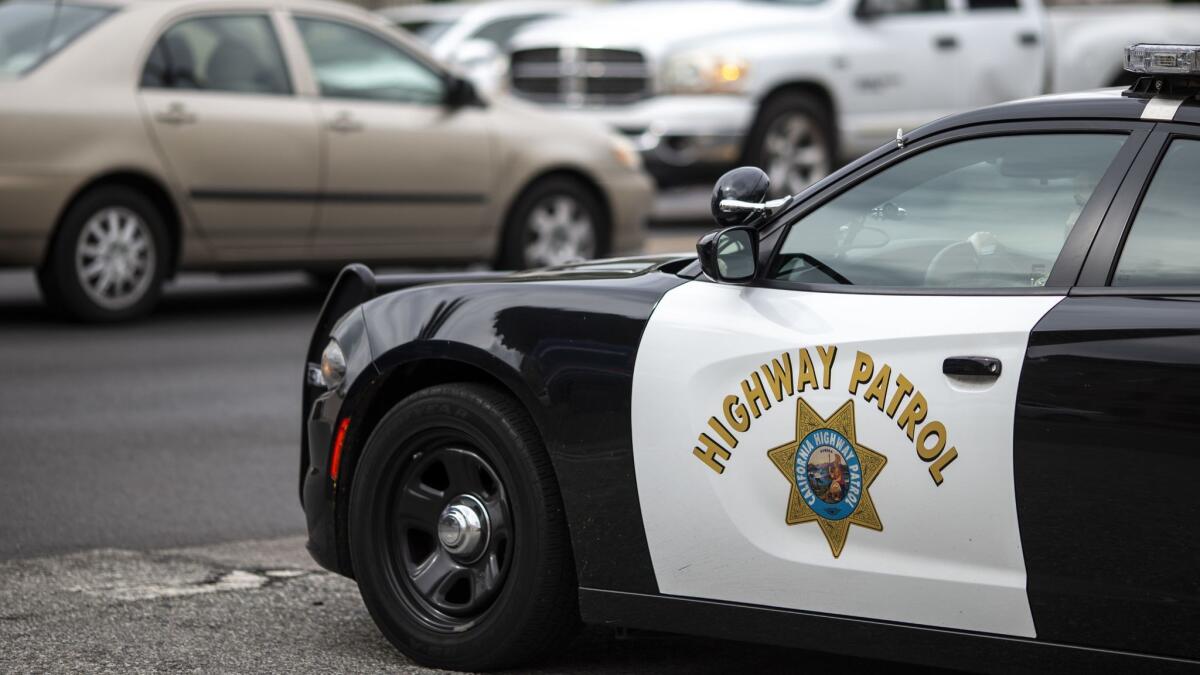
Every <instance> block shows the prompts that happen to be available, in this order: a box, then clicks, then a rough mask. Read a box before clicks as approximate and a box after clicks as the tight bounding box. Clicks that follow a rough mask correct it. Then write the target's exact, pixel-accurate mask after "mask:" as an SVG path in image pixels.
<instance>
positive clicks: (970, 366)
mask: <svg viewBox="0 0 1200 675" xmlns="http://www.w3.org/2000/svg"><path fill="white" fill-rule="evenodd" d="M942 373H944V374H946V375H965V376H967V377H1000V359H994V358H992V357H990V356H951V357H949V358H947V359H946V360H945V361H942Z"/></svg>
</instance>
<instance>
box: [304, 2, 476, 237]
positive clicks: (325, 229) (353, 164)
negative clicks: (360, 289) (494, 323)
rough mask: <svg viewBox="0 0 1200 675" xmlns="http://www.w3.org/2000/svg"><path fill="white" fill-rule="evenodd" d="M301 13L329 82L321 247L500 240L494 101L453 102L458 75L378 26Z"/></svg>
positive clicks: (324, 92) (311, 51) (324, 84)
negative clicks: (451, 76) (494, 190)
mask: <svg viewBox="0 0 1200 675" xmlns="http://www.w3.org/2000/svg"><path fill="white" fill-rule="evenodd" d="M295 22H296V26H297V28H298V29H299V32H300V36H301V38H302V41H303V43H304V46H305V48H306V50H307V52H308V56H309V59H310V61H311V64H312V68H313V74H314V76H315V80H316V82H317V85H318V87H319V89H320V94H321V100H320V117H321V123H322V127H323V128H322V134H323V137H324V142H325V152H326V157H325V180H324V185H323V189H322V207H321V212H320V215H319V222H318V226H317V231H316V239H315V248H316V250H317V252H318V254H319V255H321V256H322V257H325V258H330V259H367V260H381V259H404V260H414V259H449V258H462V257H463V256H464V254H466V255H468V256H472V255H476V254H477V252H479V251H481V250H482V249H487V250H490V246H491V243H490V242H493V241H494V237H492V236H490V234H489V233H488V231H487V229H486V221H485V214H486V213H487V209H489V208H495V205H493V204H490V203H489V201H488V194H489V191H490V187H491V183H492V177H493V172H492V166H491V162H492V160H491V140H490V130H489V129H488V126H487V112H486V110H485V109H484V108H482V107H480V106H475V105H466V106H461V107H453V106H450V105H447V104H446V100H447V95H448V91H447V87H448V82H449V80H448V78H447V77H446V76H445V75H444V74H443V73H442V72H440V71H438V70H436V69H435V68H434V67H433V66H432V65H431V64H429V63H427V62H425V61H423V60H422V59H420V58H418V57H416V56H414V55H413V54H412V53H409V52H408V51H406V50H405V49H404V48H402V47H401V46H400V45H399V44H398V43H395V42H393V41H391V40H389V39H388V38H386V37H384V36H383V35H381V34H380V33H377V32H375V31H374V30H373V29H369V28H367V27H364V26H359V25H351V24H350V23H347V22H346V21H344V20H341V19H329V18H321V17H315V16H296V17H295ZM484 237H486V239H483V238H484ZM481 240H482V241H484V245H483V246H482V247H481V245H480V244H481Z"/></svg>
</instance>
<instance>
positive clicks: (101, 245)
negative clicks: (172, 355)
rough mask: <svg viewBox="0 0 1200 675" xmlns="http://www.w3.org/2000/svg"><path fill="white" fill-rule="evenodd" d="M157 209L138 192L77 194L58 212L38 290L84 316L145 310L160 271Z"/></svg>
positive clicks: (113, 188) (115, 316) (162, 242)
mask: <svg viewBox="0 0 1200 675" xmlns="http://www.w3.org/2000/svg"><path fill="white" fill-rule="evenodd" d="M165 258H166V231H165V228H164V226H163V219H162V214H161V213H159V211H158V209H157V208H156V207H155V206H154V204H153V203H151V201H150V200H149V199H147V198H146V197H145V196H143V195H142V194H141V193H139V192H137V191H135V190H132V189H130V188H127V187H123V186H117V185H110V186H105V187H101V188H98V189H94V190H92V191H90V192H88V193H86V194H84V195H83V196H82V197H80V198H79V199H78V200H77V201H76V202H75V203H74V204H73V205H72V206H71V207H70V208H69V209H68V210H67V213H66V215H65V216H64V217H63V221H62V224H61V225H60V227H59V229H58V231H57V232H56V233H55V237H54V240H53V241H52V242H51V246H50V252H49V254H48V255H47V257H46V261H45V263H44V264H43V265H42V267H41V268H40V269H38V284H39V286H40V287H41V290H42V295H43V296H44V297H45V298H46V300H47V301H48V302H49V303H50V304H51V305H52V306H54V307H55V308H56V309H59V310H61V311H64V312H65V313H66V314H68V315H69V316H71V317H73V318H76V319H80V320H84V321H120V320H124V319H132V318H136V317H139V316H142V315H144V314H147V313H148V312H149V311H150V310H151V309H152V308H153V307H154V305H155V304H156V303H157V302H158V298H159V295H160V293H161V291H162V283H163V277H164V275H165V271H166V265H165V264H164V263H165Z"/></svg>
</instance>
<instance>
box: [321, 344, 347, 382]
mask: <svg viewBox="0 0 1200 675" xmlns="http://www.w3.org/2000/svg"><path fill="white" fill-rule="evenodd" d="M321 379H322V380H323V381H324V382H323V384H324V385H325V387H326V388H327V389H337V388H338V387H339V386H341V384H342V380H344V379H346V355H345V354H343V353H342V348H341V346H340V345H338V343H337V341H335V340H330V341H329V346H327V347H325V351H324V352H321Z"/></svg>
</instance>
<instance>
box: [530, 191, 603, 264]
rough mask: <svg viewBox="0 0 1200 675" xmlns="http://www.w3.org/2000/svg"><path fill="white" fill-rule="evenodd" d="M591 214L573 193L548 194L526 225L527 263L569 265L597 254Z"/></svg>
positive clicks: (534, 210) (535, 208)
mask: <svg viewBox="0 0 1200 675" xmlns="http://www.w3.org/2000/svg"><path fill="white" fill-rule="evenodd" d="M595 228H596V226H595V224H594V223H592V218H591V214H589V213H588V212H587V209H586V208H585V207H584V206H583V204H581V203H580V202H579V200H577V199H576V198H574V197H573V196H571V195H565V194H559V195H552V196H549V197H546V198H545V199H543V200H542V201H541V202H539V203H538V204H537V206H535V207H534V208H533V211H532V212H531V213H530V214H529V221H528V222H527V223H526V225H525V231H526V240H525V262H526V264H527V265H528V266H530V267H548V266H553V265H565V264H567V263H572V262H576V261H579V260H588V259H589V258H592V257H593V256H595V255H596V234H595Z"/></svg>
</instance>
